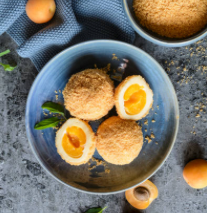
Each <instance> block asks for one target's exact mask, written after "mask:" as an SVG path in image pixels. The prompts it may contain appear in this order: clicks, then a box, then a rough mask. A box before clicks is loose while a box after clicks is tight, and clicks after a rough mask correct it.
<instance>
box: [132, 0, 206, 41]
mask: <svg viewBox="0 0 207 213" xmlns="http://www.w3.org/2000/svg"><path fill="white" fill-rule="evenodd" d="M133 8H134V12H135V15H136V16H137V18H138V20H139V21H140V23H141V25H143V26H144V27H146V28H148V29H149V30H151V31H153V32H155V33H157V34H159V35H161V36H165V37H169V38H186V37H189V36H192V35H194V34H196V33H197V32H199V31H201V30H202V29H203V28H204V27H205V26H206V25H207V0H134V2H133Z"/></svg>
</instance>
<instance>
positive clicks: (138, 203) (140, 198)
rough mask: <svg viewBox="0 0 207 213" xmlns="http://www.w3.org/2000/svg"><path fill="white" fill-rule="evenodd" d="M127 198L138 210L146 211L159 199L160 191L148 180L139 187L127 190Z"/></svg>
mask: <svg viewBox="0 0 207 213" xmlns="http://www.w3.org/2000/svg"><path fill="white" fill-rule="evenodd" d="M125 197H126V199H127V201H128V202H129V203H130V204H131V205H132V206H133V207H135V208H136V209H146V208H147V207H148V206H149V205H150V204H151V203H152V201H153V200H155V199H156V198H157V197H158V189H157V187H156V186H155V185H154V184H153V183H152V182H151V181H150V180H146V181H145V182H143V183H142V184H140V185H138V186H137V187H135V188H132V189H129V190H127V191H126V192H125Z"/></svg>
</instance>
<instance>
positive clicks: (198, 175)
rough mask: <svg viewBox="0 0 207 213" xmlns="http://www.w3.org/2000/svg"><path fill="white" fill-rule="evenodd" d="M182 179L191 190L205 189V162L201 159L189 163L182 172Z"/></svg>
mask: <svg viewBox="0 0 207 213" xmlns="http://www.w3.org/2000/svg"><path fill="white" fill-rule="evenodd" d="M183 177H184V179H185V181H186V182H187V183H188V184H189V185H190V186H191V187H192V188H195V189H202V188H205V187H207V161H206V160H203V159H196V160H193V161H190V162H189V163H188V164H187V165H186V166H185V168H184V170H183Z"/></svg>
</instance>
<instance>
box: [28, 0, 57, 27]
mask: <svg viewBox="0 0 207 213" xmlns="http://www.w3.org/2000/svg"><path fill="white" fill-rule="evenodd" d="M55 10H56V4H55V1H54V0H29V1H28V2H27V4H26V13H27V16H28V17H29V19H30V20H31V21H33V22H35V23H37V24H43V23H46V22H48V21H50V20H51V19H52V17H53V16H54V14H55Z"/></svg>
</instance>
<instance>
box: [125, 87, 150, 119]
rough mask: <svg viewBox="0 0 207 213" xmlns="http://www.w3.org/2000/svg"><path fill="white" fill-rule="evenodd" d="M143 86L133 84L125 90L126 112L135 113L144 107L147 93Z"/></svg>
mask: <svg viewBox="0 0 207 213" xmlns="http://www.w3.org/2000/svg"><path fill="white" fill-rule="evenodd" d="M143 88H144V87H142V86H139V85H138V84H133V85H131V86H130V87H129V88H128V89H127V90H126V92H125V94H124V106H125V110H126V113H127V114H129V115H136V114H138V113H140V112H141V111H142V110H143V108H144V107H145V104H146V96H147V95H146V92H145V91H144V90H143Z"/></svg>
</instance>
